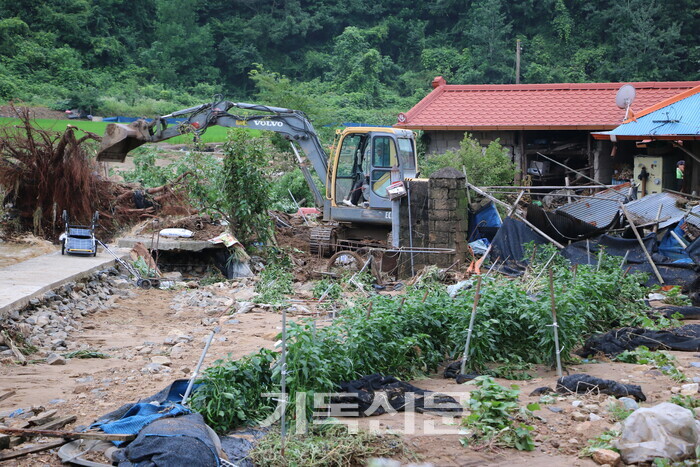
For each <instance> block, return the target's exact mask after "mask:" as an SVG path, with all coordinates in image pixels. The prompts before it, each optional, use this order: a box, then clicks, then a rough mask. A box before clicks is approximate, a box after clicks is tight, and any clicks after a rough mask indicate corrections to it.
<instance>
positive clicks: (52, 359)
mask: <svg viewBox="0 0 700 467" xmlns="http://www.w3.org/2000/svg"><path fill="white" fill-rule="evenodd" d="M46 363H47V364H49V365H65V364H66V359H65V358H64V357H63V356H62V355H58V354H56V353H52V354H49V356H48V357H46Z"/></svg>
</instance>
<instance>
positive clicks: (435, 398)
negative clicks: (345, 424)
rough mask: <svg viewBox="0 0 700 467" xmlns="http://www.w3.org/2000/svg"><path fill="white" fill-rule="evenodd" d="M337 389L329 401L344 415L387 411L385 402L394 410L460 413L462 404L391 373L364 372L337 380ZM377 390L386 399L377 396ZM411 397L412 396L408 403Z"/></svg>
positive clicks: (361, 414)
mask: <svg viewBox="0 0 700 467" xmlns="http://www.w3.org/2000/svg"><path fill="white" fill-rule="evenodd" d="M339 389H340V393H341V394H339V395H337V396H334V397H332V398H331V401H330V402H331V404H332V405H333V404H338V407H339V408H340V411H341V412H342V415H344V416H360V417H364V416H371V415H381V414H384V413H387V412H390V410H388V409H389V407H386V406H385V404H384V402H386V403H388V404H389V406H390V407H391V409H393V410H395V411H396V412H404V411H406V410H407V409H411V408H413V410H415V411H416V412H421V413H422V412H454V413H461V412H462V407H461V406H460V404H459V403H458V402H457V401H456V400H455V399H454V398H452V397H450V396H446V395H444V394H440V393H436V392H432V391H427V390H425V389H421V388H419V387H416V386H413V385H411V384H408V383H405V382H403V381H400V380H398V379H396V378H394V377H393V376H382V375H378V374H374V375H370V376H364V377H362V378H360V379H358V380H354V381H349V382H345V383H340V385H339ZM378 394H384V395H386V399H377V400H375V397H376V396H377V395H378ZM410 398H412V399H413V402H412V404H411V400H410Z"/></svg>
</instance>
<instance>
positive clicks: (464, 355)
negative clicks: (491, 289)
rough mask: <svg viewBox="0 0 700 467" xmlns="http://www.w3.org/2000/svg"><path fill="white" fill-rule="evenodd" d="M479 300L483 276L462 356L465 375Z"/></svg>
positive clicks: (462, 370) (479, 281) (475, 296)
mask: <svg viewBox="0 0 700 467" xmlns="http://www.w3.org/2000/svg"><path fill="white" fill-rule="evenodd" d="M479 298H481V276H479V278H478V279H477V281H476V294H474V305H473V306H472V316H471V318H469V330H467V341H466V342H465V343H464V354H463V355H462V367H461V368H460V370H459V371H460V373H461V374H464V371H465V370H466V367H467V359H468V358H469V345H470V344H471V340H472V331H473V330H474V318H475V317H476V307H477V306H479Z"/></svg>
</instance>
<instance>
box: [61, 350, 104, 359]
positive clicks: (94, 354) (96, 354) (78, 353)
mask: <svg viewBox="0 0 700 467" xmlns="http://www.w3.org/2000/svg"><path fill="white" fill-rule="evenodd" d="M63 356H64V357H66V358H110V356H109V355H108V354H106V353H103V352H100V351H98V350H92V349H82V350H75V351H73V352H68V353H64V354H63Z"/></svg>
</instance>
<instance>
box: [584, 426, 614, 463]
mask: <svg viewBox="0 0 700 467" xmlns="http://www.w3.org/2000/svg"><path fill="white" fill-rule="evenodd" d="M619 437H620V432H619V431H615V430H606V431H604V432H603V433H601V434H600V435H598V436H597V437H595V438H593V439H589V440H588V446H586V447H585V448H583V449H582V450H581V452H579V457H590V456H592V455H593V453H594V452H595V451H597V450H599V449H610V450H611V451H615V452H620V451H618V449H617V448H616V447H615V441H616V440H617V439H618V438H619Z"/></svg>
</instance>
